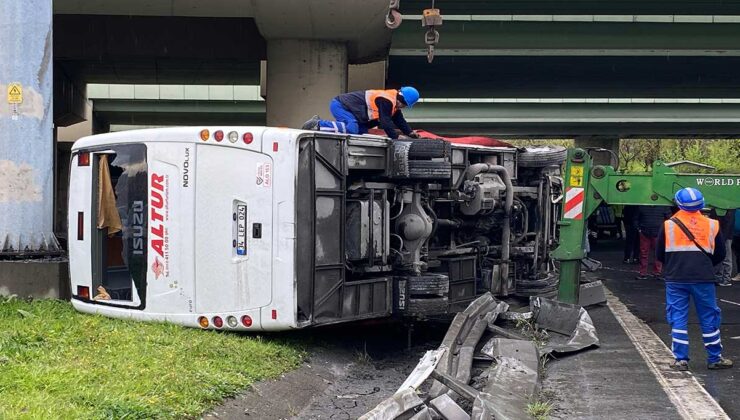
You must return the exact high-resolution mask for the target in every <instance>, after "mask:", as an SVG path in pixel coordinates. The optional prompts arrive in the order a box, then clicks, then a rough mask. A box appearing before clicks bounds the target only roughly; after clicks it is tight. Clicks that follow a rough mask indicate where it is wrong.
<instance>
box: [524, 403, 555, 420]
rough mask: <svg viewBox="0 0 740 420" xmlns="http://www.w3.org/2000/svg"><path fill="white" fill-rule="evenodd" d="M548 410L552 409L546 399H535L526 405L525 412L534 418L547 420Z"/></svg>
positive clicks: (548, 416)
mask: <svg viewBox="0 0 740 420" xmlns="http://www.w3.org/2000/svg"><path fill="white" fill-rule="evenodd" d="M550 411H552V404H550V403H549V402H547V401H537V402H533V403H530V404H529V405H527V414H529V415H530V416H532V417H533V418H534V419H535V420H547V419H548V418H550Z"/></svg>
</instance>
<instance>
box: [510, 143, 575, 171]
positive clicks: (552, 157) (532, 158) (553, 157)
mask: <svg viewBox="0 0 740 420" xmlns="http://www.w3.org/2000/svg"><path fill="white" fill-rule="evenodd" d="M567 153H568V152H567V150H566V149H565V147H563V146H541V147H525V148H524V151H523V152H520V153H519V155H518V158H517V159H518V162H519V166H521V167H524V168H544V167H545V166H552V165H561V164H562V163H563V162H565V157H566V154H567Z"/></svg>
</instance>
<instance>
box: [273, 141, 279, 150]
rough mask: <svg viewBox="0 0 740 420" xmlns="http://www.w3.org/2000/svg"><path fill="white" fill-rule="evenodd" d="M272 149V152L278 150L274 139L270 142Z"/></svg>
mask: <svg viewBox="0 0 740 420" xmlns="http://www.w3.org/2000/svg"><path fill="white" fill-rule="evenodd" d="M272 151H273V152H277V151H278V144H277V142H276V141H275V142H273V143H272Z"/></svg>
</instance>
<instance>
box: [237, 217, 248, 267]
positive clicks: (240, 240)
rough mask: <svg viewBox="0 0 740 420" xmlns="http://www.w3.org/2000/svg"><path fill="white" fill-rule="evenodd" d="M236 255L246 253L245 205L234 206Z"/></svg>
mask: <svg viewBox="0 0 740 420" xmlns="http://www.w3.org/2000/svg"><path fill="white" fill-rule="evenodd" d="M236 255H247V206H246V205H244V204H239V205H237V206H236Z"/></svg>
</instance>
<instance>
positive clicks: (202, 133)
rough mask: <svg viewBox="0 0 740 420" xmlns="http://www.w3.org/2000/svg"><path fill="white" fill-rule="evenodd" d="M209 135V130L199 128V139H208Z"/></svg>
mask: <svg viewBox="0 0 740 420" xmlns="http://www.w3.org/2000/svg"><path fill="white" fill-rule="evenodd" d="M210 137H211V132H210V131H208V130H206V129H205V128H204V129H202V130H200V139H201V140H203V141H206V140H208V139H209V138H210Z"/></svg>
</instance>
